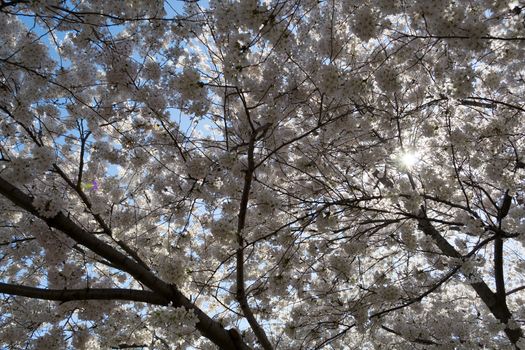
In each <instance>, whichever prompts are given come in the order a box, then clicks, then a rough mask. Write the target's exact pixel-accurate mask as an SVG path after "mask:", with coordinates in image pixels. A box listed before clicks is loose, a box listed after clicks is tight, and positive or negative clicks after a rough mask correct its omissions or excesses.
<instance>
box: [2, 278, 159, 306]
mask: <svg viewBox="0 0 525 350" xmlns="http://www.w3.org/2000/svg"><path fill="white" fill-rule="evenodd" d="M0 294H9V295H16V296H21V297H28V298H35V299H44V300H55V301H62V302H66V301H74V300H128V301H138V302H143V303H148V304H155V305H168V304H169V300H168V299H166V298H164V297H162V296H160V295H158V294H157V293H155V292H151V291H148V290H135V289H119V288H113V289H112V288H97V289H90V288H86V289H44V288H35V287H28V286H21V285H17V284H8V283H0Z"/></svg>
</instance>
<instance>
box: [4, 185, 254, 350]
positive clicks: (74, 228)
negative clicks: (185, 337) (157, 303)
mask: <svg viewBox="0 0 525 350" xmlns="http://www.w3.org/2000/svg"><path fill="white" fill-rule="evenodd" d="M0 194H2V195H3V196H4V197H6V198H7V199H9V200H10V201H11V202H12V203H13V204H15V205H16V206H18V207H20V208H21V209H24V210H26V211H28V212H30V213H31V214H33V215H35V216H37V217H39V218H40V219H42V220H44V221H45V222H46V223H47V224H48V225H49V226H50V227H53V228H55V229H57V230H59V231H62V232H63V233H65V234H66V235H68V236H69V237H70V238H72V239H73V240H74V241H76V242H77V243H78V244H81V245H83V246H85V247H87V248H89V249H90V250H92V251H93V252H94V253H96V254H98V255H99V256H101V257H103V258H104V259H106V260H108V261H109V262H111V263H112V264H114V265H115V266H116V267H117V268H119V269H121V270H122V271H125V272H127V273H129V274H130V275H132V276H133V277H134V278H135V279H136V280H137V281H140V282H141V283H143V284H144V285H145V286H146V287H148V288H150V289H151V290H152V291H153V292H154V293H156V294H157V295H159V297H161V298H166V299H168V300H169V301H170V302H172V304H173V306H175V307H181V306H182V307H184V308H186V309H188V310H193V311H194V313H195V315H196V316H197V318H198V319H199V322H198V323H197V329H198V330H199V331H200V332H201V334H202V335H203V336H205V337H206V338H208V339H210V340H211V341H212V342H213V343H215V344H216V345H218V346H219V347H220V348H223V349H248V346H247V345H246V344H244V343H243V342H242V341H240V340H239V339H237V338H234V337H232V335H231V333H232V332H228V331H227V330H225V329H224V328H223V327H222V326H221V324H220V323H219V322H217V321H214V320H212V319H211V318H210V317H209V316H208V315H206V314H205V313H204V312H203V311H202V310H201V309H200V308H198V307H197V306H196V305H194V304H193V303H192V302H191V301H189V299H188V298H186V297H185V296H184V295H183V294H182V293H181V292H180V291H179V290H178V288H177V287H176V286H173V285H169V284H167V283H165V282H164V281H162V280H161V279H159V278H158V277H156V276H155V275H154V274H153V273H152V272H151V271H149V270H147V269H146V268H144V267H143V266H142V265H141V264H139V263H137V262H136V261H134V260H132V259H130V258H129V257H127V256H125V255H124V254H122V253H120V252H119V251H118V250H116V249H115V248H114V247H112V246H110V245H109V244H107V243H105V242H103V241H101V240H99V239H98V238H96V237H95V236H94V235H92V234H90V233H89V232H86V231H84V229H82V228H81V227H80V226H78V225H77V224H76V223H74V222H73V221H71V220H70V219H69V218H68V217H66V216H65V215H64V214H63V213H62V212H60V213H58V214H57V215H55V216H54V217H52V218H46V217H43V216H42V215H40V214H39V213H38V211H37V210H36V208H35V207H34V206H33V204H32V202H33V198H32V197H31V196H29V195H27V194H25V193H24V192H22V191H21V190H19V189H18V188H16V187H15V186H13V185H11V184H10V183H9V182H7V181H6V180H4V179H3V178H2V177H0Z"/></svg>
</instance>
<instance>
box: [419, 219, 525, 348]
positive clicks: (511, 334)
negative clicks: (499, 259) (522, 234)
mask: <svg viewBox="0 0 525 350" xmlns="http://www.w3.org/2000/svg"><path fill="white" fill-rule="evenodd" d="M418 224H419V229H420V230H421V231H423V233H425V234H426V235H428V236H430V237H432V239H433V240H434V242H436V245H437V246H438V247H439V249H440V250H441V251H442V252H443V253H444V254H445V255H447V256H449V257H452V258H462V256H461V254H459V252H458V251H457V250H456V248H454V247H453V246H452V245H451V244H450V243H448V241H447V240H446V239H445V238H444V237H443V236H442V235H441V234H440V233H439V231H438V230H436V229H435V228H434V226H432V223H431V222H430V221H429V219H428V218H427V217H426V214H425V212H424V211H423V209H422V210H421V213H420V217H419V219H418ZM470 285H471V286H472V288H473V289H474V291H475V292H476V293H477V294H478V296H479V297H480V298H481V300H482V301H483V302H484V303H485V305H487V307H488V308H489V309H490V311H491V312H492V314H493V315H494V317H496V318H497V319H498V320H499V321H500V322H501V323H503V324H507V322H508V321H509V320H510V319H511V318H512V314H511V312H510V310H509V308H508V307H507V304H506V303H505V302H503V303H502V302H501V301H500V300H498V298H497V297H496V294H495V293H494V292H492V290H490V288H489V286H487V284H486V283H485V282H483V281H481V282H472V283H470ZM505 334H506V335H507V337H508V338H509V340H510V341H511V342H512V344H516V343H517V342H518V340H519V339H520V338H521V337H523V331H522V330H521V328H518V329H511V328H510V327H508V326H507V327H505Z"/></svg>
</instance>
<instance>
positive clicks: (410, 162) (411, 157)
mask: <svg viewBox="0 0 525 350" xmlns="http://www.w3.org/2000/svg"><path fill="white" fill-rule="evenodd" d="M400 160H401V164H402V165H403V166H405V167H407V168H412V167H413V166H414V165H416V164H417V163H418V162H419V154H418V153H417V152H414V151H407V152H404V153H403V154H401V157H400Z"/></svg>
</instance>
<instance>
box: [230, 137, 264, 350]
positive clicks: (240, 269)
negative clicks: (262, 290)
mask: <svg viewBox="0 0 525 350" xmlns="http://www.w3.org/2000/svg"><path fill="white" fill-rule="evenodd" d="M256 137H257V130H256V131H254V132H253V134H252V136H251V137H250V142H249V144H248V168H247V169H246V172H245V174H244V187H243V191H242V196H241V203H240V205H239V215H238V221H237V244H238V246H239V247H238V248H237V252H236V265H237V271H236V273H237V274H236V277H237V281H236V283H237V290H236V298H237V301H238V302H239V305H240V307H241V310H242V312H243V314H244V317H246V320H248V323H249V324H250V327H251V328H252V330H253V332H254V333H255V336H256V337H257V340H259V342H260V343H261V345H262V346H263V348H264V349H266V350H271V349H273V347H272V344H271V343H270V341H269V340H268V337H267V336H266V333H265V332H264V329H263V328H262V327H261V325H260V324H259V323H258V322H257V319H256V318H255V315H254V314H253V312H252V310H251V308H250V305H249V304H248V299H247V297H246V290H245V286H244V238H243V236H242V232H243V230H244V226H245V222H246V212H247V210H248V201H249V197H250V189H251V184H252V179H253V172H254V170H255V162H254V156H253V153H254V148H255V140H256Z"/></svg>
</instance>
